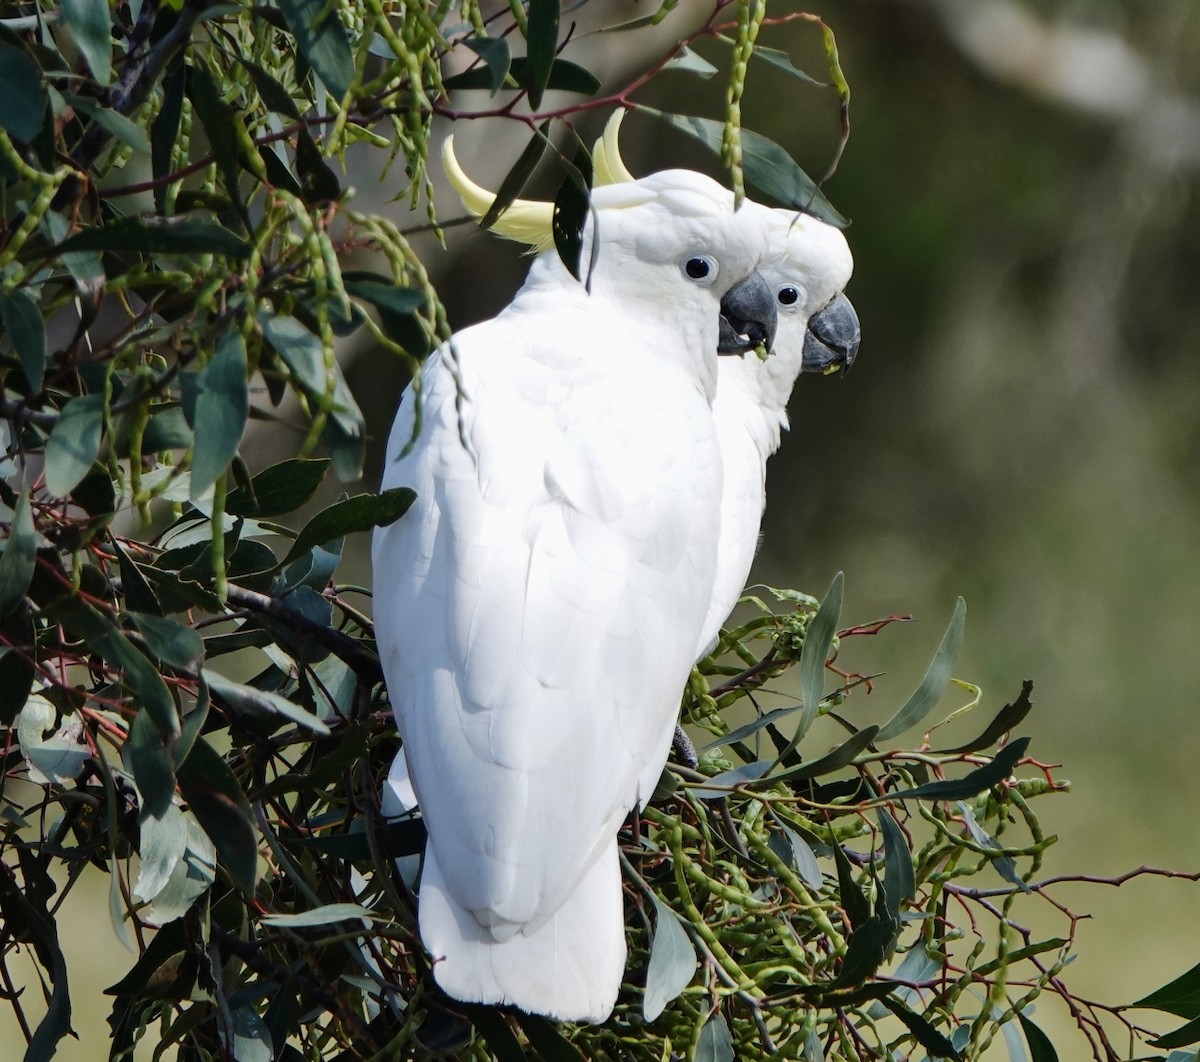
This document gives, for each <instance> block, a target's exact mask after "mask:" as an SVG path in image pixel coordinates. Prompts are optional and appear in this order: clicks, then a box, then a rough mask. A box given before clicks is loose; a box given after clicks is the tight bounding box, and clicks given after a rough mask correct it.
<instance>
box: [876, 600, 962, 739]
mask: <svg viewBox="0 0 1200 1062" xmlns="http://www.w3.org/2000/svg"><path fill="white" fill-rule="evenodd" d="M966 619H967V603H966V602H965V601H964V600H963V599H962V598H961V597H960V598H959V599H958V600H957V601H956V602H955V603H954V615H953V616H951V617H950V626H949V627H947V628H946V633H945V634H943V635H942V641H941V644H939V645H938V647H937V652H935V653H934V654H933V659H932V660H931V661H930V662H929V668H928V670H926V672H925V677H924V678H922V679H921V684H920V685H919V686H918V687H917V688H916V690H914V691H913V694H912V696H911V697H909V699H908V700H907V701H905V703H904V705H903V707H901V709H900V710H899V711H898V712H897V713H896V714H895V715H894V716H892V718H891V719H889V720H888V721H887V722H886V723H884V724H883V726H881V727H880V728H879V733H878V735H876V736H877V738H878V740H880V741H887V740H888V739H889V738H893V737H895V736H896V735H897V734H902V733H903V732H904V731H905V730H907V729H908V728H909V727H913V726H916V725H917V723H919V722H920V721H921V720H922V719H924V718H925V716H927V715H928V714H929V712H930V711H931V710H932V709H933V706H934V705H935V704H937V702H938V701H939V700H941V698H942V694H943V693H945V692H946V686H947V685H949V683H950V675H951V673H952V672H953V671H954V664H955V662H956V661H957V660H958V653H959V650H960V649H961V648H962V640H963V624H965V623H966Z"/></svg>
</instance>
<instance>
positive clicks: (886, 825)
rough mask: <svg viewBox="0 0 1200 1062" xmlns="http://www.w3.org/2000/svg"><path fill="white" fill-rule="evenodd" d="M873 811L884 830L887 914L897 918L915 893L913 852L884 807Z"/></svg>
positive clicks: (884, 883) (884, 875)
mask: <svg viewBox="0 0 1200 1062" xmlns="http://www.w3.org/2000/svg"><path fill="white" fill-rule="evenodd" d="M875 814H876V816H877V817H878V819H879V829H880V832H882V834H883V865H884V874H883V892H884V898H885V900H886V903H887V911H888V914H890V915H891V916H892V918H894V919H898V918H899V917H900V908H901V907H902V906H903V905H904V904H905V903H909V902H911V901H912V899H913V897H915V896H916V894H917V885H916V877H915V872H914V870H913V859H912V852H911V851H909V848H908V841H907V840H906V839H905V836H904V833H903V831H902V830H901V829H900V826H899V824H898V823H897V822H896V820H895V819H894V818H892V816H891V814H890V813H889V812H888V811H887V809H886V808H878V809H876V812H875Z"/></svg>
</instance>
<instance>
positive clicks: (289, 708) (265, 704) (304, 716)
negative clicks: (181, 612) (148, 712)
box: [203, 668, 329, 734]
mask: <svg viewBox="0 0 1200 1062" xmlns="http://www.w3.org/2000/svg"><path fill="white" fill-rule="evenodd" d="M203 675H204V678H205V681H206V682H207V683H208V687H209V689H210V690H211V691H212V692H213V693H214V694H215V695H216V696H218V697H220V698H221V699H222V700H224V701H226V702H227V703H229V704H232V705H233V706H234V707H236V708H240V709H241V710H242V711H246V712H252V713H255V714H260V715H278V716H282V717H283V718H285V719H290V720H292V722H294V723H299V724H300V726H302V727H304V728H305V729H306V730H311V731H312V732H313V733H314V734H328V733H329V727H328V726H326V725H325V723H323V722H322V721H321V720H320V719H318V718H317V717H316V716H315V715H313V714H312V712H310V711H308V709H306V708H302V707H301V706H300V705H298V704H293V703H292V702H291V701H289V700H288V699H287V698H286V697H282V696H280V695H279V694H278V693H272V692H271V691H270V690H256V689H254V687H252V686H243V685H242V684H241V683H240V682H233V681H232V680H230V679H227V678H225V676H224V675H220V674H218V673H217V672H215V671H210V670H209V669H208V668H205V669H204V671H203Z"/></svg>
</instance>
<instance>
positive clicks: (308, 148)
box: [296, 126, 342, 206]
mask: <svg viewBox="0 0 1200 1062" xmlns="http://www.w3.org/2000/svg"><path fill="white" fill-rule="evenodd" d="M296 170H297V172H298V173H299V175H300V194H301V195H302V196H303V198H304V201H305V202H306V203H308V204H309V206H313V205H316V204H319V203H327V202H330V201H332V200H335V199H340V198H341V195H342V186H341V183H340V182H339V181H338V179H337V174H336V173H334V172H333V169H332V168H331V167H330V166H329V163H327V162H326V161H325V156H324V155H323V154H322V153H321V149H320V148H318V147H317V144H316V141H315V140H313V138H312V134H311V133H310V132H309V131H308V129H307V128H306V127H305V126H301V127H300V131H299V132H298V133H297V134H296Z"/></svg>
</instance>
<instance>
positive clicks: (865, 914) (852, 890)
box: [833, 844, 871, 929]
mask: <svg viewBox="0 0 1200 1062" xmlns="http://www.w3.org/2000/svg"><path fill="white" fill-rule="evenodd" d="M833 861H834V863H835V864H836V865H837V872H838V897H839V898H840V900H841V902H842V910H843V911H845V912H846V918H847V919H848V920H849V922H850V925H851V926H852V927H853V928H855V929H857V928H858V927H859V926H862V925H865V924H866V922H867V920H868V919H869V918H870V917H871V904H870V902H869V901H868V900H867V897H866V894H865V893H864V892H863V890H862V889H861V888H860V887H859V884H858V882H857V881H855V880H854V868H853V867H852V866H851V865H850V860H849V859H848V858H847V857H846V853H845V851H844V850H843V849H842V846H841V845H840V844H835V845H834V846H833Z"/></svg>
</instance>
